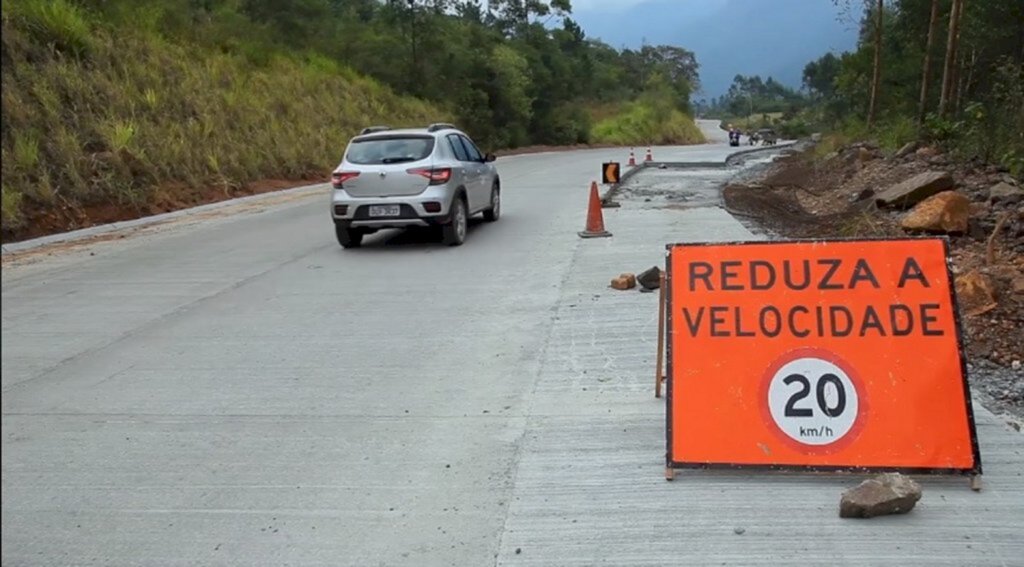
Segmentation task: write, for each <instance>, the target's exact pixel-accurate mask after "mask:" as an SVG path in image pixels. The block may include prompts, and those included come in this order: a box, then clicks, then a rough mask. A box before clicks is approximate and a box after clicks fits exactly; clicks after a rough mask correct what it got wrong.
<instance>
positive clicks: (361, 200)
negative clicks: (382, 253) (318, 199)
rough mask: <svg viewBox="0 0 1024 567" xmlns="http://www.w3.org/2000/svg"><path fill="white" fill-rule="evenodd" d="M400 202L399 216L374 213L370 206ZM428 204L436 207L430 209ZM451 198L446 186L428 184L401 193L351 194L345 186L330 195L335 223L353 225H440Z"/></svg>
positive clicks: (448, 211)
mask: <svg viewBox="0 0 1024 567" xmlns="http://www.w3.org/2000/svg"><path fill="white" fill-rule="evenodd" d="M376 205H397V206H398V207H399V215H398V216H386V217H383V216H372V215H371V214H370V207H372V206H376ZM429 205H433V206H434V210H432V211H428V210H427V207H428V206H429ZM450 207H451V199H450V197H449V196H448V192H447V191H445V190H444V188H443V187H440V186H439V187H429V188H428V189H427V190H426V191H424V192H423V193H420V194H419V195H414V196H402V197H352V196H350V195H349V194H348V193H346V192H345V190H344V189H335V190H333V192H332V196H331V217H332V218H333V219H334V222H335V223H338V224H342V225H345V226H349V227H353V228H392V227H394V228H400V227H408V226H438V225H442V224H445V223H447V222H448V220H449V213H450Z"/></svg>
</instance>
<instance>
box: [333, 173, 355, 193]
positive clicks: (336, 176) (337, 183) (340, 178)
mask: <svg viewBox="0 0 1024 567" xmlns="http://www.w3.org/2000/svg"><path fill="white" fill-rule="evenodd" d="M356 177H359V172H358V171H335V172H334V173H332V174H331V184H332V185H334V187H335V188H336V189H341V186H342V184H344V183H345V182H346V181H348V180H350V179H355V178H356Z"/></svg>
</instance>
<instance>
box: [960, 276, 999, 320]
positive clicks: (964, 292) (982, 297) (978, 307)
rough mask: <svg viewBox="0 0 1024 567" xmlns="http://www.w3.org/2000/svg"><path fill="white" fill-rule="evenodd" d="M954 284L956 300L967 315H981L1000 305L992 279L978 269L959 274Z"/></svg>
mask: <svg viewBox="0 0 1024 567" xmlns="http://www.w3.org/2000/svg"><path fill="white" fill-rule="evenodd" d="M953 285H954V287H955V288H956V302H957V304H959V306H960V310H961V311H962V312H963V313H965V314H967V315H970V316H974V315H981V314H983V313H987V312H989V311H991V310H993V309H995V308H996V306H997V305H998V303H997V302H996V287H995V285H994V284H993V283H992V279H991V278H989V277H988V276H987V275H985V274H983V273H981V272H979V271H978V270H971V271H969V272H967V273H966V274H961V275H959V276H957V278H956V281H955V282H954V284H953Z"/></svg>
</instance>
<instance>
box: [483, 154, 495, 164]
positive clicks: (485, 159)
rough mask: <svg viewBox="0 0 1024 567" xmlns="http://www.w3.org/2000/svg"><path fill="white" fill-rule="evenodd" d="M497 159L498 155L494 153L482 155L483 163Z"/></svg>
mask: <svg viewBox="0 0 1024 567" xmlns="http://www.w3.org/2000/svg"><path fill="white" fill-rule="evenodd" d="M497 159H498V156H496V155H494V154H487V155H486V156H484V163H488V162H492V161H495V160H497Z"/></svg>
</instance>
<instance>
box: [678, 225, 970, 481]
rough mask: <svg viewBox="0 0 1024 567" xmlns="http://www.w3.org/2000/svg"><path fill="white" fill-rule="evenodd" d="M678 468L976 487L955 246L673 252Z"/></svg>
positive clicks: (790, 245) (690, 248) (748, 246)
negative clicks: (859, 473) (904, 478)
mask: <svg viewBox="0 0 1024 567" xmlns="http://www.w3.org/2000/svg"><path fill="white" fill-rule="evenodd" d="M667 274H668V278H667V288H668V289H667V297H668V308H667V309H668V324H667V327H668V411H667V416H668V418H667V431H668V434H667V438H668V439H667V441H668V450H667V464H668V466H669V468H670V469H672V468H686V467H706V468H710V467H770V468H793V469H804V470H808V469H809V470H847V469H854V470H901V471H908V472H936V473H937V472H947V473H964V474H980V473H981V459H980V455H979V451H978V444H977V436H976V433H975V427H974V417H973V413H972V408H971V399H970V392H969V389H968V386H967V378H966V374H965V369H964V360H963V354H962V349H961V340H960V337H961V332H960V325H959V320H958V318H957V314H956V308H955V301H954V297H953V290H952V286H951V278H950V273H949V269H948V263H947V248H946V241H945V240H942V239H903V240H866V241H815V242H772V243H765V242H761V243H757V242H755V243H736V244H692V245H687V244H677V245H670V246H669V247H668V266H667Z"/></svg>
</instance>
